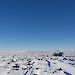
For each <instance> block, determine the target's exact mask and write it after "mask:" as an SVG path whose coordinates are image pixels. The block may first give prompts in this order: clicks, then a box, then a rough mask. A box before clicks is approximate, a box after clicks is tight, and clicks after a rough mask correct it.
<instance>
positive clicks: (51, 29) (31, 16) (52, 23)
mask: <svg viewBox="0 0 75 75" xmlns="http://www.w3.org/2000/svg"><path fill="white" fill-rule="evenodd" d="M53 48H67V49H70V48H72V49H73V48H74V49H75V1H74V0H0V49H43V50H48V49H53Z"/></svg>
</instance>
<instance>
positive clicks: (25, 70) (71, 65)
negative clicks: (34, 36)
mask: <svg viewBox="0 0 75 75" xmlns="http://www.w3.org/2000/svg"><path fill="white" fill-rule="evenodd" d="M53 53H54V52H50V51H0V75H75V52H64V56H57V57H56V56H53Z"/></svg>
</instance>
